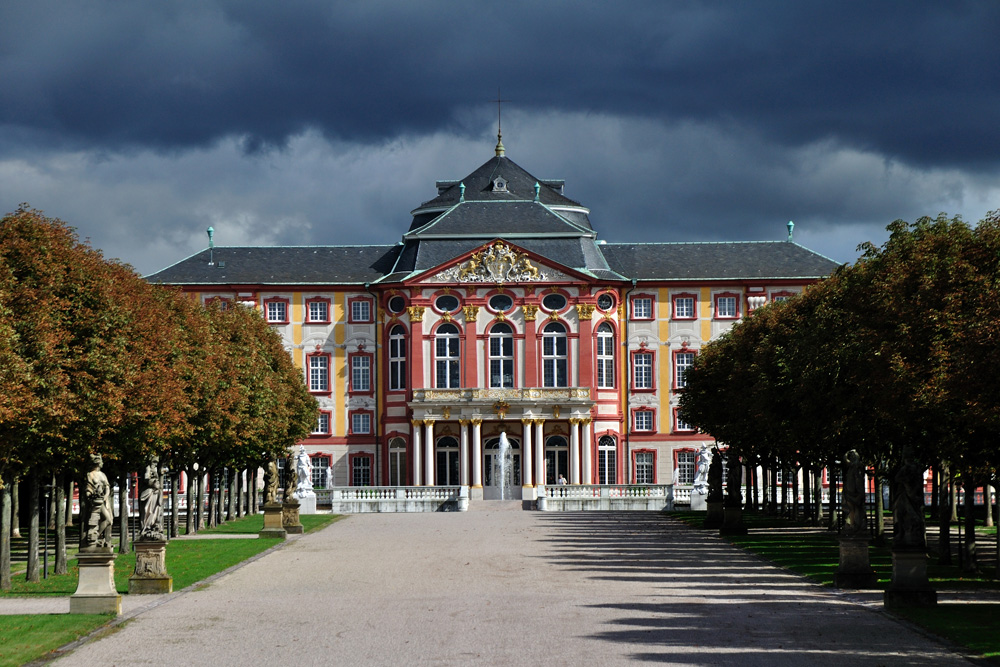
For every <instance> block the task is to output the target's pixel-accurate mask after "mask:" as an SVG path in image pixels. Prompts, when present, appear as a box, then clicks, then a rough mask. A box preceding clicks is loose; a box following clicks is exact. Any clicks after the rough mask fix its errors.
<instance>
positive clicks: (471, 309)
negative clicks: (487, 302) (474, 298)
mask: <svg viewBox="0 0 1000 667" xmlns="http://www.w3.org/2000/svg"><path fill="white" fill-rule="evenodd" d="M462 314H463V315H465V321H466V322H475V321H476V319H477V318H478V317H479V306H463V307H462Z"/></svg>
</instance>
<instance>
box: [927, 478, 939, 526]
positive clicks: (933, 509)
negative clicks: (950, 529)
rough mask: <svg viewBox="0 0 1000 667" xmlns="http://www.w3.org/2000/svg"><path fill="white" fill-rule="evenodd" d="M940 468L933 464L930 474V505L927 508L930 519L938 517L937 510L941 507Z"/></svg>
mask: <svg viewBox="0 0 1000 667" xmlns="http://www.w3.org/2000/svg"><path fill="white" fill-rule="evenodd" d="M940 493H941V468H940V466H934V468H933V470H932V474H931V506H930V507H929V508H928V510H929V512H928V514H929V516H930V518H931V519H937V518H938V510H939V509H940V507H941V498H940V497H939V494H940Z"/></svg>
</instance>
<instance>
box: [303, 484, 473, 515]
mask: <svg viewBox="0 0 1000 667" xmlns="http://www.w3.org/2000/svg"><path fill="white" fill-rule="evenodd" d="M315 492H316V506H317V507H321V508H323V509H329V510H330V511H331V512H333V513H334V514H362V513H366V512H454V511H458V512H464V511H466V510H467V509H469V487H467V486H338V487H334V488H332V489H315Z"/></svg>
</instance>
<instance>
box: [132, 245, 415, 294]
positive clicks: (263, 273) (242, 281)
mask: <svg viewBox="0 0 1000 667" xmlns="http://www.w3.org/2000/svg"><path fill="white" fill-rule="evenodd" d="M400 249H401V246H400V245H399V244H396V245H387V246H383V245H378V246H356V245H352V246H294V247H277V248H270V247H217V248H215V250H214V251H212V255H213V259H214V265H210V264H209V263H208V262H209V251H208V250H203V251H201V252H199V253H197V254H195V255H192V256H191V257H188V258H187V259H184V260H181V261H180V262H177V263H176V264H174V265H172V266H168V267H167V268H165V269H163V270H162V271H157V272H156V273H154V274H152V275H149V276H146V280H148V281H150V282H153V283H164V284H170V285H213V284H225V285H256V284H266V285H312V284H316V285H326V284H344V283H346V284H360V285H363V284H365V283H369V282H375V281H376V280H378V279H379V278H381V277H383V276H384V275H385V274H386V273H388V272H389V271H391V270H392V265H393V263H394V262H395V260H396V256H397V255H398V254H399V250H400Z"/></svg>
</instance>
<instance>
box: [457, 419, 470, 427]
mask: <svg viewBox="0 0 1000 667" xmlns="http://www.w3.org/2000/svg"><path fill="white" fill-rule="evenodd" d="M471 423H472V420H471V419H459V420H458V425H459V426H468V425H469V424H471Z"/></svg>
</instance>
